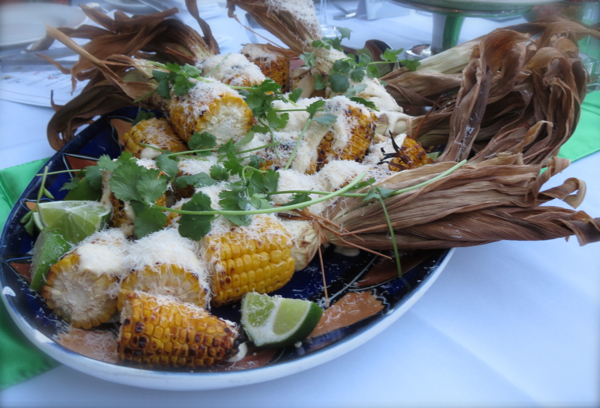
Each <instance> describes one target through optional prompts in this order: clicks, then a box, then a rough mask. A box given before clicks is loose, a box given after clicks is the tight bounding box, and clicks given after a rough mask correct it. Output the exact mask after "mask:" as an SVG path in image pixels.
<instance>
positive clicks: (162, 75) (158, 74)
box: [152, 69, 169, 82]
mask: <svg viewBox="0 0 600 408" xmlns="http://www.w3.org/2000/svg"><path fill="white" fill-rule="evenodd" d="M152 76H153V77H154V79H156V80H157V81H159V82H160V81H165V80H168V79H169V73H168V72H164V71H159V70H158V69H155V70H153V71H152Z"/></svg>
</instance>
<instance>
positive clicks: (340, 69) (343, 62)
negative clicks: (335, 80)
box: [331, 59, 355, 74]
mask: <svg viewBox="0 0 600 408" xmlns="http://www.w3.org/2000/svg"><path fill="white" fill-rule="evenodd" d="M354 65H355V64H354V61H352V60H349V59H339V60H337V61H335V62H334V63H333V66H332V68H331V72H337V73H342V74H348V73H350V71H352V68H354Z"/></svg>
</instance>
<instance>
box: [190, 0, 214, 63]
mask: <svg viewBox="0 0 600 408" xmlns="http://www.w3.org/2000/svg"><path fill="white" fill-rule="evenodd" d="M185 6H186V7H187V9H188V11H189V12H190V14H191V15H192V16H193V17H194V18H195V19H196V21H197V22H198V25H200V29H202V33H203V34H204V41H205V42H206V45H207V46H208V49H209V51H210V52H211V53H212V54H214V55H217V54H219V53H220V52H221V51H220V50H219V43H217V40H216V39H215V36H214V35H213V33H212V30H211V29H210V25H208V23H207V22H206V21H204V19H202V18H201V17H200V12H199V11H198V4H197V0H185Z"/></svg>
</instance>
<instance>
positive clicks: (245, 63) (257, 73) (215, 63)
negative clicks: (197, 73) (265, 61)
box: [198, 53, 266, 86]
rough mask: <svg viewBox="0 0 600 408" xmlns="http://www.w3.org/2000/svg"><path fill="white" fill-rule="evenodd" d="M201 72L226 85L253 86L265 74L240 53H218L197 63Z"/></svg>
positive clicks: (257, 83) (258, 82)
mask: <svg viewBox="0 0 600 408" xmlns="http://www.w3.org/2000/svg"><path fill="white" fill-rule="evenodd" d="M198 65H199V66H200V68H202V74H203V75H204V76H208V77H211V78H214V79H216V80H218V81H219V82H222V83H224V84H227V85H234V86H253V85H259V84H261V83H262V82H263V81H264V80H265V79H266V77H265V75H264V74H263V73H262V72H261V69H260V68H259V67H258V66H256V65H255V64H254V63H253V61H249V60H248V59H247V58H246V57H245V56H244V55H242V54H232V53H230V54H219V55H215V56H212V57H210V58H207V59H205V60H203V61H202V62H200V63H199V64H198Z"/></svg>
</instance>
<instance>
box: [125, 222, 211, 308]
mask: <svg viewBox="0 0 600 408" xmlns="http://www.w3.org/2000/svg"><path fill="white" fill-rule="evenodd" d="M198 252H199V248H198V243H196V242H195V241H192V240H190V239H187V238H183V237H182V236H181V235H179V232H177V230H176V229H173V228H167V229H164V230H161V231H158V232H155V233H153V234H150V235H147V236H145V237H144V238H142V239H138V240H137V241H135V242H134V243H133V244H131V249H130V252H129V253H128V255H127V257H126V258H125V260H124V265H125V267H126V268H127V271H128V275H127V277H126V278H125V279H124V280H123V282H122V283H121V288H120V291H119V294H118V307H119V309H122V308H123V304H124V302H125V299H126V298H127V294H128V293H129V292H133V291H142V292H147V293H149V294H152V295H169V296H173V297H174V298H176V299H178V300H179V301H180V302H187V303H193V304H195V305H198V306H201V307H205V306H207V305H208V301H209V297H210V284H209V276H208V270H207V267H206V264H205V263H204V262H203V261H202V260H201V258H200V257H199V256H198Z"/></svg>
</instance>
